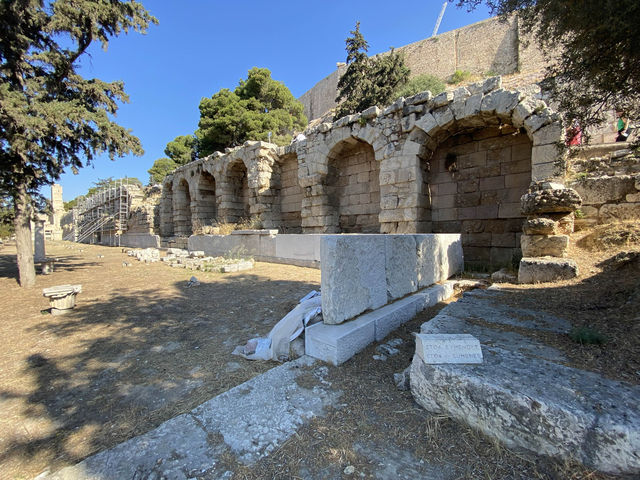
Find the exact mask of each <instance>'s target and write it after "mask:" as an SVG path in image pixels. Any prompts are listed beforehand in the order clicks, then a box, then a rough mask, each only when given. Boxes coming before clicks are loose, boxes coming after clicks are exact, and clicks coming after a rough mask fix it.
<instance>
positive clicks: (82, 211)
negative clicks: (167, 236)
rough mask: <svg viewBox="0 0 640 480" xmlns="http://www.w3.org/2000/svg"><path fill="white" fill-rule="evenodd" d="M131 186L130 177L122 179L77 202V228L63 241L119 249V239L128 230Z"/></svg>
mask: <svg viewBox="0 0 640 480" xmlns="http://www.w3.org/2000/svg"><path fill="white" fill-rule="evenodd" d="M132 186H133V185H131V184H129V179H128V178H124V179H122V178H121V179H119V180H117V181H116V182H115V183H114V184H112V185H110V186H108V187H105V188H102V189H100V190H99V191H98V192H96V193H95V194H93V195H91V196H90V197H87V198H85V199H83V200H81V201H80V202H78V206H77V207H75V208H74V210H75V211H76V214H75V215H74V228H73V230H72V232H70V233H69V234H68V235H67V236H66V237H65V238H64V239H65V240H70V241H75V242H86V241H88V243H101V244H106V245H111V246H120V237H121V235H122V234H123V233H124V232H125V231H126V230H127V221H128V218H129V206H130V203H131V198H130V197H131V195H130V192H129V189H130V188H131V187H132ZM76 218H77V220H75V219H76Z"/></svg>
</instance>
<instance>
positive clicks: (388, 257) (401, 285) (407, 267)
mask: <svg viewBox="0 0 640 480" xmlns="http://www.w3.org/2000/svg"><path fill="white" fill-rule="evenodd" d="M384 239H385V276H386V280H387V296H388V299H389V300H393V299H396V298H400V297H403V296H405V295H407V294H408V293H412V292H415V291H416V290H417V289H418V256H417V255H416V239H415V238H414V237H413V236H412V235H385V237H384ZM431 283H435V282H431Z"/></svg>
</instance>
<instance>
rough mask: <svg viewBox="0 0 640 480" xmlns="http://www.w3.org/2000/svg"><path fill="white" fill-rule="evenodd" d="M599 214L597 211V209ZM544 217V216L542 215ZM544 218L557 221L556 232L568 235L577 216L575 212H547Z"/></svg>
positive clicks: (572, 229)
mask: <svg viewBox="0 0 640 480" xmlns="http://www.w3.org/2000/svg"><path fill="white" fill-rule="evenodd" d="M596 214H597V211H596ZM541 218H542V217H541ZM544 218H548V219H550V220H553V221H554V222H556V225H557V231H556V233H560V234H562V235H568V234H570V233H573V231H574V225H575V219H576V216H575V214H574V213H573V212H571V213H547V214H546V215H545V216H544ZM525 233H526V232H525Z"/></svg>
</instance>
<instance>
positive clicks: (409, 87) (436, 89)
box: [394, 74, 446, 98]
mask: <svg viewBox="0 0 640 480" xmlns="http://www.w3.org/2000/svg"><path fill="white" fill-rule="evenodd" d="M445 88H446V87H445V84H444V82H443V81H442V80H440V79H439V78H438V77H434V76H433V75H429V74H425V75H418V76H417V77H413V78H412V79H411V80H409V81H408V82H407V84H406V85H405V86H404V87H402V88H399V89H398V90H396V92H395V93H394V97H396V98H400V97H405V98H408V97H411V96H413V95H415V94H416V93H420V92H425V91H427V90H429V91H430V92H431V93H433V94H434V95H437V94H439V93H442V92H444V90H445Z"/></svg>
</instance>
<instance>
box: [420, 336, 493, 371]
mask: <svg viewBox="0 0 640 480" xmlns="http://www.w3.org/2000/svg"><path fill="white" fill-rule="evenodd" d="M416 353H417V354H418V355H419V356H420V358H422V360H424V362H425V363H432V364H437V363H482V349H481V348H480V341H479V340H478V339H477V338H475V337H474V336H472V335H469V334H426V333H418V334H416Z"/></svg>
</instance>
